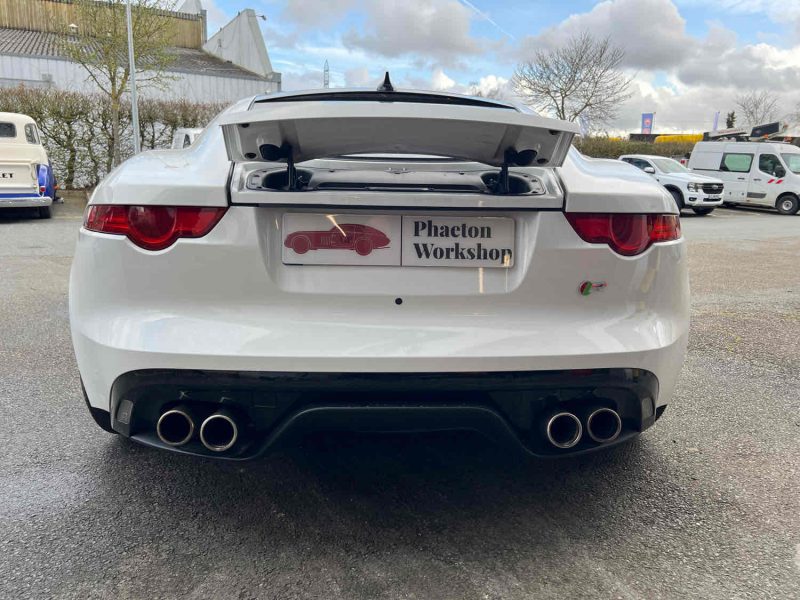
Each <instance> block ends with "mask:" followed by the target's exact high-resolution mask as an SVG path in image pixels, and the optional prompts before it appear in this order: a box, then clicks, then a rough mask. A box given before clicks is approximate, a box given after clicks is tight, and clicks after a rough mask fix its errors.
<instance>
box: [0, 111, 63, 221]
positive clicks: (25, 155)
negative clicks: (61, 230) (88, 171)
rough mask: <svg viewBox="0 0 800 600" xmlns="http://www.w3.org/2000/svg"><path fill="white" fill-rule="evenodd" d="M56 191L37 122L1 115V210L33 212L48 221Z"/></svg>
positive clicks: (11, 115)
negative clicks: (26, 210)
mask: <svg viewBox="0 0 800 600" xmlns="http://www.w3.org/2000/svg"><path fill="white" fill-rule="evenodd" d="M55 187H56V186H55V177H54V175H53V169H52V167H51V166H50V161H49V159H48V158H47V152H46V151H45V149H44V146H42V140H41V136H40V135H39V128H38V127H37V126H36V122H35V121H34V120H33V119H31V118H30V117H29V116H27V115H21V114H17V113H8V112H0V209H1V208H35V209H37V210H38V214H39V216H40V217H41V218H43V219H49V218H50V214H51V213H50V210H51V209H50V207H51V205H52V204H53V199H54V198H55V193H56V190H55Z"/></svg>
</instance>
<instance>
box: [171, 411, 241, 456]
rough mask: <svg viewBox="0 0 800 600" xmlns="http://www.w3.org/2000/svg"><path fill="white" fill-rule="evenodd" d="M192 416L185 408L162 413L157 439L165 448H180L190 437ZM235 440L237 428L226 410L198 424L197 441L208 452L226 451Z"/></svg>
mask: <svg viewBox="0 0 800 600" xmlns="http://www.w3.org/2000/svg"><path fill="white" fill-rule="evenodd" d="M194 432H195V417H194V414H193V413H192V411H190V410H189V409H188V408H186V407H185V406H178V407H175V408H171V409H170V410H167V411H164V413H163V414H162V415H161V416H160V417H159V418H158V422H157V423H156V434H157V435H158V439H159V440H161V441H162V442H163V443H165V444H167V445H168V446H174V447H178V446H183V445H184V444H188V443H189V442H190V441H191V440H192V438H193V437H194ZM238 439H239V427H238V426H237V425H236V421H235V420H234V418H233V415H231V414H230V413H229V412H228V411H227V410H220V411H217V412H215V413H214V414H212V415H211V416H209V417H207V418H206V419H205V420H204V421H203V423H202V424H201V425H200V441H201V442H202V444H203V446H205V447H206V448H208V449H209V450H211V451H212V452H225V451H226V450H230V449H231V448H232V447H233V445H234V444H235V443H236V441H237V440H238Z"/></svg>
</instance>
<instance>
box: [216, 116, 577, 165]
mask: <svg viewBox="0 0 800 600" xmlns="http://www.w3.org/2000/svg"><path fill="white" fill-rule="evenodd" d="M220 124H221V126H222V129H223V132H224V135H225V145H226V148H227V151H228V157H229V158H230V160H232V161H234V162H247V161H253V160H257V161H267V160H268V158H269V157H268V156H265V154H264V152H262V150H263V149H264V147H267V146H274V147H277V148H280V147H286V146H289V147H290V148H291V153H292V157H293V160H294V162H295V163H299V162H303V161H306V160H311V159H315V158H327V157H332V156H341V155H349V154H358V153H395V154H433V155H438V156H445V157H452V158H457V159H462V160H465V161H474V162H478V163H482V164H485V165H492V166H498V167H499V166H500V165H502V164H503V162H504V155H505V152H506V150H507V149H508V148H514V149H516V150H517V151H518V152H521V151H523V150H533V151H535V152H536V158H535V162H534V163H533V164H539V165H543V166H549V167H557V166H560V165H561V164H562V162H563V161H564V158H565V156H566V153H567V151H568V149H569V146H570V143H571V141H572V138H573V136H574V135H575V134H576V133H577V132H578V128H577V126H576V125H575V124H574V123H567V122H564V121H558V120H555V119H547V118H544V117H540V116H538V115H534V114H527V113H522V112H518V111H516V110H513V109H501V108H487V107H476V106H449V105H439V104H425V105H424V106H421V105H419V104H414V103H411V102H358V101H356V102H328V101H321V102H320V101H308V102H272V103H267V104H264V105H256V106H255V107H254V108H252V109H251V110H248V111H244V112H239V113H233V114H230V115H227V116H225V117H223V118H222V119H221V120H220ZM281 160H285V159H284V158H281Z"/></svg>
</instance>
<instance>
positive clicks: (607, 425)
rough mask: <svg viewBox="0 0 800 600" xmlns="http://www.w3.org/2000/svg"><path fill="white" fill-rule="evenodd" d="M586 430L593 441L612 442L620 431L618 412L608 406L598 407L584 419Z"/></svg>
mask: <svg viewBox="0 0 800 600" xmlns="http://www.w3.org/2000/svg"><path fill="white" fill-rule="evenodd" d="M586 432H587V433H588V434H589V437H590V438H592V439H593V440H594V441H595V442H598V443H600V444H605V443H607V442H613V441H614V440H615V439H617V438H618V437H619V434H620V433H621V432H622V419H621V418H620V416H619V413H618V412H617V411H615V410H612V409H610V408H598V409H597V410H596V411H594V412H593V413H592V414H590V415H589V418H588V419H586Z"/></svg>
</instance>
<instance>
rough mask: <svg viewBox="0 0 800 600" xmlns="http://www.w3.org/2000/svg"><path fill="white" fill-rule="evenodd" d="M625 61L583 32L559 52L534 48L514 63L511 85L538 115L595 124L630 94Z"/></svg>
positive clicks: (618, 51) (609, 46)
mask: <svg viewBox="0 0 800 600" xmlns="http://www.w3.org/2000/svg"><path fill="white" fill-rule="evenodd" d="M624 58H625V52H624V51H623V50H622V48H619V47H617V46H613V45H612V44H611V42H610V40H609V38H604V39H596V38H594V37H592V35H591V34H589V33H587V32H583V33H581V34H579V35H577V36H574V37H572V38H570V39H569V40H568V41H567V42H566V44H565V45H564V46H561V47H559V48H553V49H550V50H537V51H536V53H535V54H534V56H533V58H532V59H531V60H528V61H525V62H523V63H521V64H519V65H517V69H516V72H515V73H514V77H513V79H512V84H513V86H514V90H515V91H516V93H517V94H518V95H519V96H521V97H522V98H524V99H525V100H526V101H527V102H528V104H530V105H531V106H533V107H534V108H536V109H537V110H539V111H541V112H545V113H549V114H552V115H554V116H556V117H558V118H559V119H565V120H567V121H575V120H576V119H577V118H578V117H579V116H581V115H583V116H584V117H585V118H588V119H589V121H591V122H593V123H608V122H609V121H611V120H613V119H614V117H616V116H617V112H618V110H619V106H620V105H621V104H622V103H623V102H625V100H627V99H628V98H630V96H631V94H630V92H629V89H630V85H631V81H632V79H631V78H630V77H627V76H626V75H625V74H624V73H623V72H622V71H621V68H620V67H621V65H622V60H623V59H624Z"/></svg>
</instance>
